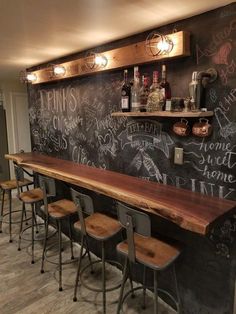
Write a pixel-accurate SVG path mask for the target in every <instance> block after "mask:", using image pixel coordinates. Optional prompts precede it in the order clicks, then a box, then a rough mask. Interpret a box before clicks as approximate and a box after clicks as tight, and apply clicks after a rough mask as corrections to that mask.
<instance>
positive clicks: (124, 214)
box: [117, 202, 180, 314]
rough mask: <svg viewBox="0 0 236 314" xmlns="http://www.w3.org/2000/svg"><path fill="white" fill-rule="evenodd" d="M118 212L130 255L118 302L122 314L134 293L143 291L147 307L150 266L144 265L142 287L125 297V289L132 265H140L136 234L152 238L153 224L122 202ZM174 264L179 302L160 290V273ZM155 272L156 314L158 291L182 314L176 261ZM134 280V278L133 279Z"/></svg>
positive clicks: (145, 215)
mask: <svg viewBox="0 0 236 314" xmlns="http://www.w3.org/2000/svg"><path fill="white" fill-rule="evenodd" d="M117 212H118V219H119V221H120V223H121V225H122V226H123V227H124V228H125V229H126V235H127V243H128V255H127V256H126V255H125V257H126V258H125V265H124V271H123V279H122V285H121V289H120V297H119V301H118V307H117V314H119V313H120V311H121V309H122V306H123V303H124V301H125V299H126V298H127V297H128V296H129V295H130V294H131V293H132V295H133V294H134V291H136V290H139V289H143V308H145V307H146V304H145V296H146V288H147V287H146V283H145V281H146V267H148V268H151V267H150V265H148V264H147V265H146V264H145V263H142V265H143V266H144V273H143V284H142V286H139V287H136V288H133V287H132V286H131V289H130V290H129V291H128V292H127V293H126V294H125V296H123V294H124V287H125V283H126V281H127V279H128V278H129V277H130V276H131V263H139V264H140V262H138V261H137V260H136V254H135V244H134V233H137V234H140V235H142V236H144V237H147V238H148V237H151V222H150V217H149V216H148V215H147V214H145V213H143V212H141V211H138V210H135V209H133V208H130V207H128V206H126V205H124V204H122V203H120V202H117ZM171 264H172V266H173V268H172V271H173V277H174V282H175V289H176V296H177V300H176V299H175V298H174V297H173V296H172V295H171V293H169V292H168V291H166V290H164V289H160V288H158V272H160V271H162V270H164V269H166V268H168V267H169V266H170V265H171ZM151 269H152V270H153V283H154V286H153V288H154V292H153V299H154V300H153V301H154V314H158V291H160V292H162V293H164V294H166V295H167V296H168V297H169V298H170V299H171V300H172V302H173V303H175V305H176V309H177V313H180V297H179V290H178V284H177V278H176V272H175V264H174V260H171V261H170V262H169V263H167V264H166V265H165V267H162V268H158V267H155V268H154V267H153V268H151ZM131 278H132V277H131Z"/></svg>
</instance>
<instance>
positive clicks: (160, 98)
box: [147, 71, 164, 112]
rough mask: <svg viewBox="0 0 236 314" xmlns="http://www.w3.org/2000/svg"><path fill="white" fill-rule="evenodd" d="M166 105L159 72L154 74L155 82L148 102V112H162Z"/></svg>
mask: <svg viewBox="0 0 236 314" xmlns="http://www.w3.org/2000/svg"><path fill="white" fill-rule="evenodd" d="M163 105H164V95H163V91H162V87H161V86H160V84H159V83H158V71H154V72H153V81H152V85H151V87H150V93H149V95H148V100H147V111H149V112H151V111H162V109H163Z"/></svg>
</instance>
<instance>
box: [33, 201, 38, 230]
mask: <svg viewBox="0 0 236 314" xmlns="http://www.w3.org/2000/svg"><path fill="white" fill-rule="evenodd" d="M34 223H35V227H36V233H39V228H38V222H37V214H36V204H34Z"/></svg>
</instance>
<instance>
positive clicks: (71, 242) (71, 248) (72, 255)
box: [68, 217, 74, 259]
mask: <svg viewBox="0 0 236 314" xmlns="http://www.w3.org/2000/svg"><path fill="white" fill-rule="evenodd" d="M68 220H69V238H70V250H71V259H74V252H73V241H72V231H71V221H70V217H69V219H68Z"/></svg>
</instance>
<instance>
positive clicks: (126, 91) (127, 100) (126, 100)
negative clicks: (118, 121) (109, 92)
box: [121, 70, 131, 112]
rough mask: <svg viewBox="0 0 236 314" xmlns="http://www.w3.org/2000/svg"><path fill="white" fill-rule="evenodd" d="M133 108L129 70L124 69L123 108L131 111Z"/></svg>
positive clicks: (125, 110) (124, 110)
mask: <svg viewBox="0 0 236 314" xmlns="http://www.w3.org/2000/svg"><path fill="white" fill-rule="evenodd" d="M130 109H131V86H130V84H129V83H128V70H124V83H123V85H122V88H121V110H122V111H123V112H129V111H130Z"/></svg>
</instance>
